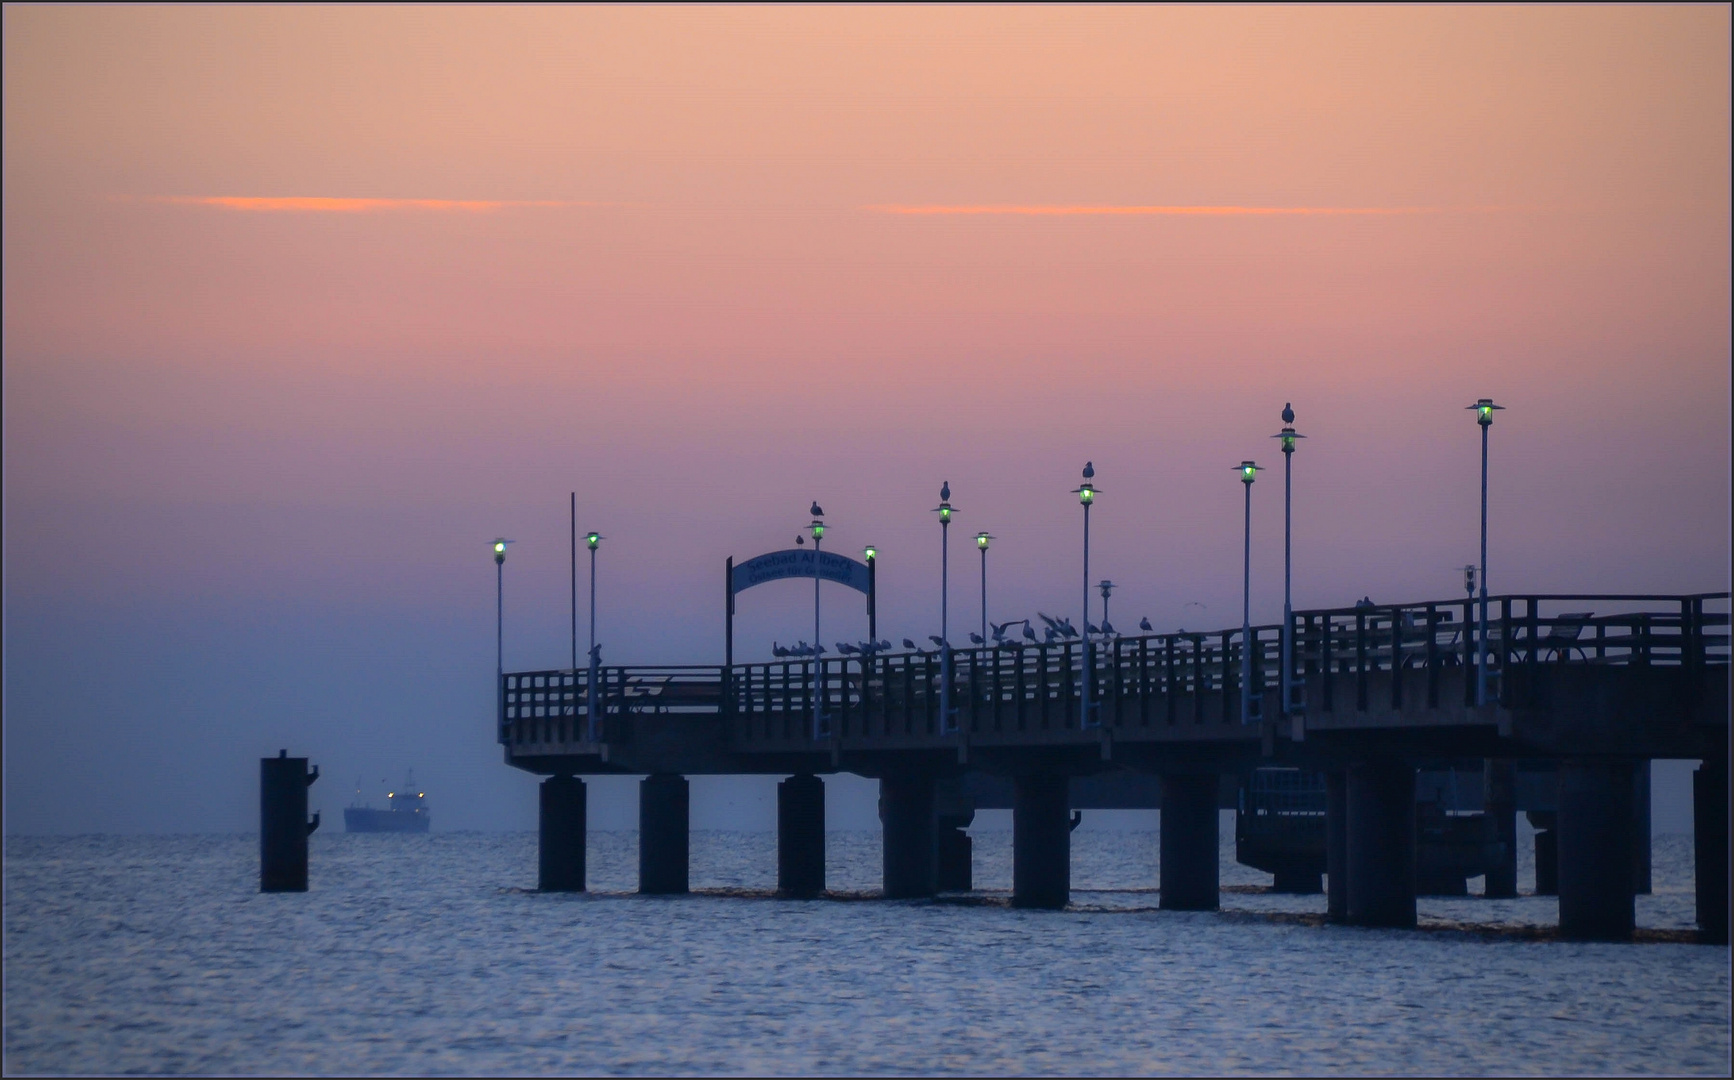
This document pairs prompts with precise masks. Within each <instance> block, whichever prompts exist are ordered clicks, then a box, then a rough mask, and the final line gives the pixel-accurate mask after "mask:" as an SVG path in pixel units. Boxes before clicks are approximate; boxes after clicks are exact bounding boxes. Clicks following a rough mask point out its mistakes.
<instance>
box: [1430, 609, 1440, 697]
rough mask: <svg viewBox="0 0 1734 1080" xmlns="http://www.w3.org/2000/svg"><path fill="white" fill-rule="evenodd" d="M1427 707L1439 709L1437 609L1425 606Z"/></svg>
mask: <svg viewBox="0 0 1734 1080" xmlns="http://www.w3.org/2000/svg"><path fill="white" fill-rule="evenodd" d="M1427 707H1428V708H1429V709H1437V708H1438V707H1439V609H1438V607H1436V606H1435V605H1433V604H1428V605H1427Z"/></svg>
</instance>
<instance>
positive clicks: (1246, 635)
mask: <svg viewBox="0 0 1734 1080" xmlns="http://www.w3.org/2000/svg"><path fill="white" fill-rule="evenodd" d="M1235 469H1236V471H1238V472H1239V473H1240V482H1241V483H1242V484H1245V485H1246V528H1245V532H1244V534H1243V539H1242V541H1241V560H1240V722H1241V723H1242V724H1249V723H1251V722H1252V482H1253V481H1254V480H1257V479H1258V469H1259V467H1258V466H1257V465H1256V464H1254V463H1253V462H1250V461H1243V462H1241V463H1240V464H1239V465H1237V466H1235Z"/></svg>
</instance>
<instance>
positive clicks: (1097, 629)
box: [1084, 621, 1102, 634]
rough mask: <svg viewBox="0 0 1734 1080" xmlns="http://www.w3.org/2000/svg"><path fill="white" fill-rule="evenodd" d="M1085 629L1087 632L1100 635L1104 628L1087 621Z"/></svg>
mask: <svg viewBox="0 0 1734 1080" xmlns="http://www.w3.org/2000/svg"><path fill="white" fill-rule="evenodd" d="M1084 629H1085V630H1086V631H1088V632H1090V633H1092V634H1100V633H1101V632H1102V628H1101V627H1100V626H1097V625H1096V624H1095V623H1093V622H1088V621H1086V622H1085V623H1084Z"/></svg>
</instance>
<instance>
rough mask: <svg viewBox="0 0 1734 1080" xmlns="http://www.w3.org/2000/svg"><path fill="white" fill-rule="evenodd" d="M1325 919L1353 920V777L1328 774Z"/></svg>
mask: <svg viewBox="0 0 1734 1080" xmlns="http://www.w3.org/2000/svg"><path fill="white" fill-rule="evenodd" d="M1325 888H1326V890H1327V891H1326V893H1325V918H1326V919H1329V920H1330V921H1331V922H1339V923H1340V922H1347V921H1348V918H1349V776H1348V773H1346V772H1342V771H1332V772H1327V773H1325Z"/></svg>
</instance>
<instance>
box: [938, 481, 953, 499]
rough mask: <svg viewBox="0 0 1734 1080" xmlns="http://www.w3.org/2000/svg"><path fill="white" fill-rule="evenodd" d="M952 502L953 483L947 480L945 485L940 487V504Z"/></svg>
mask: <svg viewBox="0 0 1734 1080" xmlns="http://www.w3.org/2000/svg"><path fill="white" fill-rule="evenodd" d="M950 500H951V481H950V480H947V481H945V482H944V483H942V484H940V485H939V501H940V502H949V501H950Z"/></svg>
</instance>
